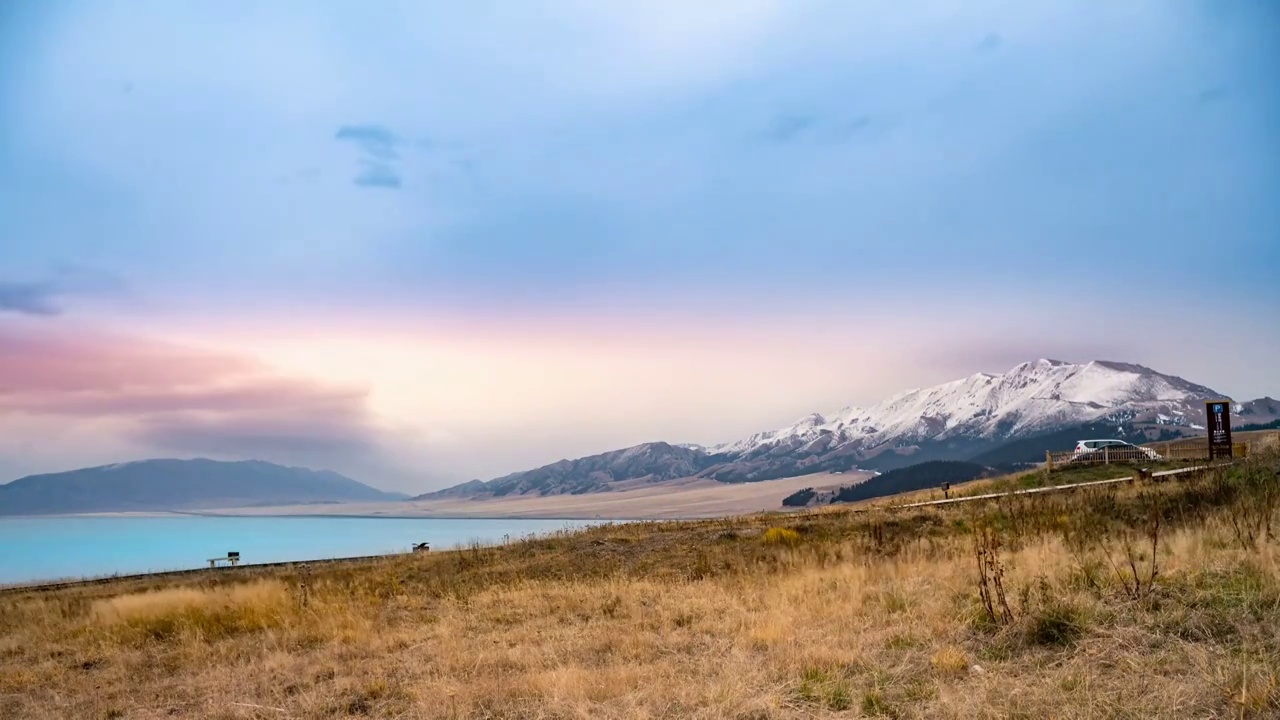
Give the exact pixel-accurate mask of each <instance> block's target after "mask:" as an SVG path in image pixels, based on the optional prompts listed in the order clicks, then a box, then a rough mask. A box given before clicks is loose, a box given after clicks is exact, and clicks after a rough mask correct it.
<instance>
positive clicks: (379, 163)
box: [333, 124, 405, 190]
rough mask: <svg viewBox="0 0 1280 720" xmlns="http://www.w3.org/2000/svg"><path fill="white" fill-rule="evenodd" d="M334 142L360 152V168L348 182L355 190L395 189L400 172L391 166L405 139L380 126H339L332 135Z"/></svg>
mask: <svg viewBox="0 0 1280 720" xmlns="http://www.w3.org/2000/svg"><path fill="white" fill-rule="evenodd" d="M333 137H334V139H335V140H337V141H338V142H346V143H351V144H353V145H355V146H356V147H358V148H359V149H360V152H361V155H362V157H361V164H362V167H363V169H362V170H361V171H360V173H359V174H357V175H356V177H355V179H354V180H352V182H353V183H355V184H356V185H357V186H359V187H363V188H383V189H390V190H394V189H398V188H399V187H400V184H401V176H400V172H399V171H398V170H397V169H396V168H395V166H394V163H396V162H397V161H399V159H400V147H401V146H402V145H404V144H405V140H404V139H403V138H401V137H400V136H398V135H396V134H395V133H394V132H392V131H391V130H390V129H388V128H386V127H383V126H381V125H373V124H364V125H343V126H342V127H340V128H338V132H337V133H335V134H334V136H333Z"/></svg>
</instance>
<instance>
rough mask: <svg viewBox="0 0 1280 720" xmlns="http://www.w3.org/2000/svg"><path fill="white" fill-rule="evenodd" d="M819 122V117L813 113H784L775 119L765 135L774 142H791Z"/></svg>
mask: <svg viewBox="0 0 1280 720" xmlns="http://www.w3.org/2000/svg"><path fill="white" fill-rule="evenodd" d="M817 122H818V118H816V117H815V116H813V115H800V114H793V113H788V114H782V115H779V116H777V117H775V118H774V119H773V122H772V123H770V124H769V127H768V128H767V129H766V130H765V133H764V136H765V138H766V139H767V140H770V141H772V142H777V143H787V142H791V141H793V140H797V139H799V138H800V137H801V136H802V135H804V134H805V133H807V132H808V131H809V130H810V129H811V128H813V126H814V125H816V124H817Z"/></svg>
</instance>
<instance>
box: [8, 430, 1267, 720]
mask: <svg viewBox="0 0 1280 720" xmlns="http://www.w3.org/2000/svg"><path fill="white" fill-rule="evenodd" d="M1277 463H1280V458H1278V457H1277V456H1276V455H1273V454H1259V455H1256V456H1255V457H1253V458H1251V459H1250V460H1249V461H1248V462H1247V463H1244V464H1240V465H1236V466H1233V467H1231V468H1229V469H1220V470H1215V471H1213V472H1210V473H1207V474H1205V475H1203V476H1200V477H1197V478H1193V479H1187V480H1179V481H1176V482H1174V481H1168V482H1163V483H1149V484H1134V485H1124V484H1122V485H1119V486H1108V487H1105V488H1099V489H1096V490H1078V491H1076V492H1073V493H1064V494H1042V495H1032V496H1022V497H1011V498H1006V499H1002V500H1000V501H997V502H991V503H971V504H968V505H959V506H952V507H944V508H929V509H921V510H912V511H892V510H887V509H883V508H870V509H863V510H861V511H859V510H857V509H850V508H831V509H824V510H821V511H814V512H807V513H801V514H785V515H784V514H776V515H762V516H753V517H741V518H728V519H720V520H693V521H672V522H650V523H634V524H625V525H612V526H603V527H598V528H593V529H590V530H587V531H582V532H576V533H564V534H560V535H556V536H553V537H547V538H540V539H532V540H526V541H521V542H513V543H511V544H509V545H504V546H500V547H492V548H480V547H476V548H471V549H468V550H464V551H458V552H449V553H432V554H427V555H417V556H400V557H393V558H387V559H384V560H378V561H369V562H363V563H351V564H345V565H331V566H325V565H314V566H312V567H311V568H310V569H297V568H291V569H285V570H281V569H254V568H252V567H242V568H238V569H236V570H234V571H225V572H224V571H219V572H216V573H205V574H199V575H195V576H191V577H186V578H181V579H170V580H135V581H125V582H119V583H116V584H107V585H100V586H88V587H77V588H63V589H58V590H53V591H33V590H26V591H19V592H10V593H7V594H3V595H0V717H3V718H32V719H36V720H40V719H46V718H49V719H52V718H58V719H59V720H61V719H63V718H172V717H198V718H206V717H208V718H340V717H377V718H740V719H743V720H747V719H752V720H765V719H768V718H810V717H884V718H987V717H990V718H1013V717H1026V718H1048V717H1053V718H1091V717H1107V718H1116V717H1120V718H1125V717H1128V718H1152V717H1155V718H1189V717H1222V718H1274V717H1280V541H1277V538H1276V536H1275V534H1273V533H1276V532H1280V522H1278V521H1280V517H1277V512H1278V508H1280V478H1277V476H1276V470H1277Z"/></svg>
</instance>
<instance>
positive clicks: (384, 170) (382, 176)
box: [354, 160, 400, 189]
mask: <svg viewBox="0 0 1280 720" xmlns="http://www.w3.org/2000/svg"><path fill="white" fill-rule="evenodd" d="M354 182H355V184H356V185H359V186H360V187H367V188H389V189H396V188H399V187H400V175H399V173H397V172H396V171H395V169H393V168H392V167H391V166H390V165H388V164H387V163H381V162H374V161H372V160H366V161H365V163H364V169H363V170H361V171H360V174H359V175H357V176H356V179H355V181H354Z"/></svg>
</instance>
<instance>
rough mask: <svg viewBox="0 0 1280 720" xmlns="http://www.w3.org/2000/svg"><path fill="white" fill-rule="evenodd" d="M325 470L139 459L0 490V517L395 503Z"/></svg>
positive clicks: (255, 463) (30, 478) (32, 479)
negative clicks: (320, 504) (349, 503)
mask: <svg viewBox="0 0 1280 720" xmlns="http://www.w3.org/2000/svg"><path fill="white" fill-rule="evenodd" d="M404 497H405V496H404V495H399V494H395V493H386V492H383V491H381V490H377V489H375V488H372V487H369V486H368V485H364V484H362V483H359V482H356V481H355V480H352V479H351V478H348V477H344V476H342V475H339V474H338V473H335V472H330V471H328V470H308V469H306V468H296V467H285V466H283V465H275V464H273V463H268V462H262V461H260V460H242V461H238V462H222V461H218V460H205V459H196V460H140V461H137V462H127V463H119V464H116V465H103V466H101V467H92V468H84V469H81V470H72V471H70V472H62V473H50V474H45V475H29V476H27V477H24V478H20V479H18V480H14V481H13V482H11V483H7V484H4V485H0V515H55V514H69V513H97V512H145V511H160V510H200V509H211V508H236V507H251V506H264V505H303V504H311V503H342V502H373V501H386V500H400V499H403V498H404Z"/></svg>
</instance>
